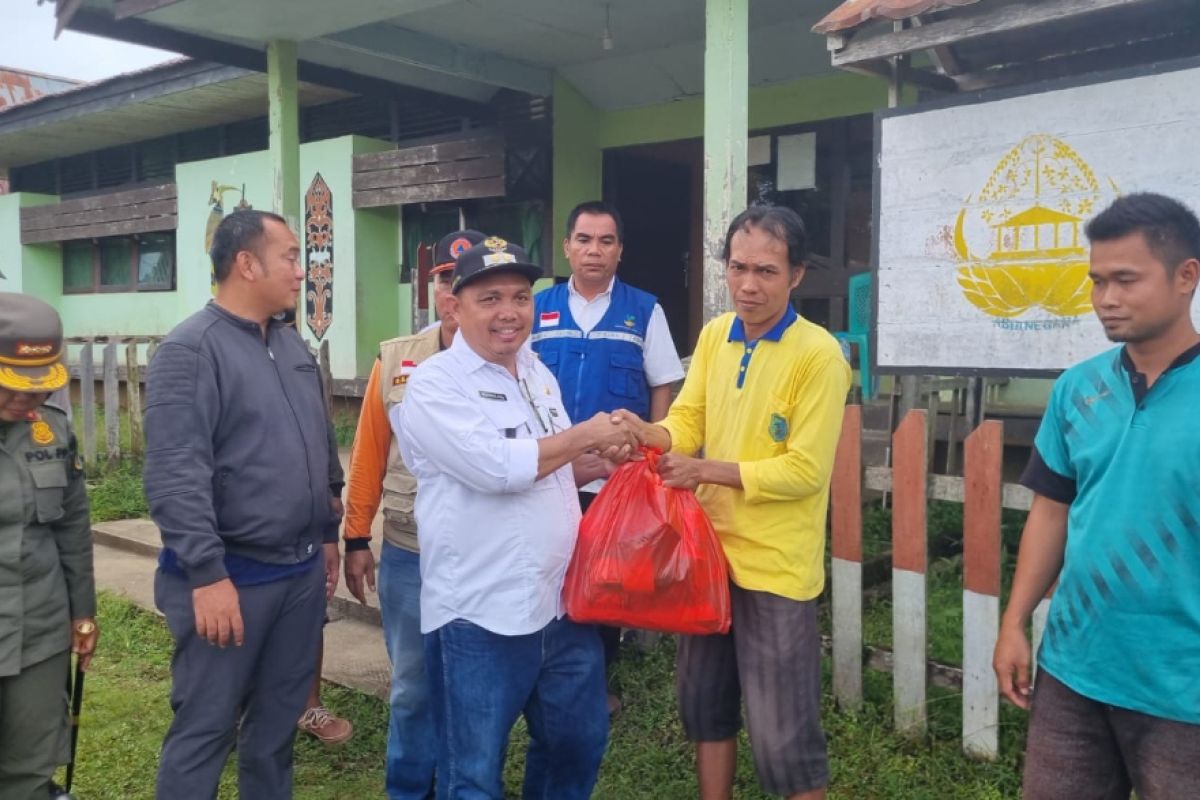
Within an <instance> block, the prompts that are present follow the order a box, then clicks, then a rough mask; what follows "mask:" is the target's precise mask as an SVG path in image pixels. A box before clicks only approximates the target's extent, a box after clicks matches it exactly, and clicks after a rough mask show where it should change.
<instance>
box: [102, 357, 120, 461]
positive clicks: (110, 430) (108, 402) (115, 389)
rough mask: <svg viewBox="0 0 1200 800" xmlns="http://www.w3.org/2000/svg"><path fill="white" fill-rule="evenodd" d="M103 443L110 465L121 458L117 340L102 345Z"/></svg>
mask: <svg viewBox="0 0 1200 800" xmlns="http://www.w3.org/2000/svg"><path fill="white" fill-rule="evenodd" d="M104 443H105V448H106V453H105V456H106V458H107V459H108V463H109V464H110V465H111V464H112V463H113V462H115V461H116V460H117V459H119V458H120V457H121V388H120V383H119V382H118V377H117V339H116V337H112V338H110V339H109V340H108V344H106V345H104Z"/></svg>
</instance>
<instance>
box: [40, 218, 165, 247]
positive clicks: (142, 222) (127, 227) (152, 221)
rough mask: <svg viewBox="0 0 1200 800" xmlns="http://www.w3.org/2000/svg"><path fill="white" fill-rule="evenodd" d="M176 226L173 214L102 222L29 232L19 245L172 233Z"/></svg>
mask: <svg viewBox="0 0 1200 800" xmlns="http://www.w3.org/2000/svg"><path fill="white" fill-rule="evenodd" d="M177 226H178V220H177V218H176V217H175V215H174V214H171V215H165V216H161V217H149V218H146V219H131V220H125V221H123V222H104V223H101V224H99V225H77V226H72V227H68V228H53V229H51V230H46V231H30V232H28V233H22V234H21V244H44V243H46V242H65V241H68V240H70V239H92V238H95V237H98V236H126V235H128V234H131V233H153V232H155V231H173V230H175V228H176V227H177Z"/></svg>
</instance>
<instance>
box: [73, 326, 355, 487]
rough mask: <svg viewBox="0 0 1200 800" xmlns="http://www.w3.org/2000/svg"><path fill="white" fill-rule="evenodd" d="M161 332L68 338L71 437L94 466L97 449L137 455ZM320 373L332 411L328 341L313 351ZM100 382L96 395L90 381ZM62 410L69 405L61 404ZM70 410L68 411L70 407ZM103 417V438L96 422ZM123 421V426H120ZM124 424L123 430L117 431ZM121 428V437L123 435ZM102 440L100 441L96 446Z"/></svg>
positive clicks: (114, 457) (112, 456) (107, 457)
mask: <svg viewBox="0 0 1200 800" xmlns="http://www.w3.org/2000/svg"><path fill="white" fill-rule="evenodd" d="M160 341H162V337H161V336H124V337H122V336H96V337H72V338H68V339H67V345H68V346H69V347H70V349H71V350H72V351H74V352H73V354H72V358H71V364H70V372H71V377H72V378H74V379H76V380H77V381H78V382H79V397H78V400H79V402H78V406H79V411H78V416H77V417H75V415H74V413H72V417H73V423H74V427H75V436H76V438H77V439H78V442H79V450H80V453H81V454H82V455H83V460H84V463H86V464H87V465H88V466H89V467H93V466H95V465H96V464H97V460H98V458H99V456H100V454H101V453H103V455H104V461H105V462H106V463H108V464H114V463H116V462H118V461H120V460H121V459H123V458H135V459H137V458H141V457H142V456H143V455H144V454H145V448H146V439H145V435H144V430H143V427H142V413H143V404H142V389H143V385H142V384H143V382H144V381H145V379H146V368H147V367H148V366H149V364H150V359H151V358H153V357H154V351H155V350H156V349H157V348H158V344H159V342H160ZM315 355H316V357H317V362H318V366H319V369H320V374H321V386H322V391H323V393H324V398H325V407H326V409H329V410H330V411H331V413H332V395H331V391H332V385H333V380H332V376H331V374H330V362H329V341H328V340H326V341H324V342H322V343H321V347H320V349H319V350H318V351H317V352H316V354H315ZM97 383H99V384H101V387H102V388H101V392H100V394H99V396H97V393H96V384H97ZM66 405H67V407H68V409H70V408H71V404H70V403H66ZM72 411H73V410H72ZM100 417H103V422H104V427H103V436H101V435H100V431H98V430H97V421H98V419H99V418H100ZM122 421H124V423H125V424H124V425H122ZM123 428H124V430H123ZM125 431H127V432H128V433H127V435H125ZM101 443H103V444H101Z"/></svg>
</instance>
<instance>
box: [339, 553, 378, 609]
mask: <svg viewBox="0 0 1200 800" xmlns="http://www.w3.org/2000/svg"><path fill="white" fill-rule="evenodd" d="M342 560H343V561H344V562H345V564H346V588H347V589H349V590H350V594H352V595H354V597H355V599H356V600H358V602H360V603H362V604H363V605H364V606H365V605H366V604H367V592H366V589H367V588H369V589H370V590H371V591H372V592H374V591H375V554H374V553H372V552H371V549H370V548H368V547H364V548H363V549H362V550H348V551H347V552H346V555H345V557H344V558H343V559H342Z"/></svg>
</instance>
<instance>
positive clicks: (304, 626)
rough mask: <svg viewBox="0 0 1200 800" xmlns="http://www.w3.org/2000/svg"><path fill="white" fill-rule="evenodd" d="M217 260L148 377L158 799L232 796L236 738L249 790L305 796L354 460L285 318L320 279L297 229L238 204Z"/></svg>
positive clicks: (219, 233) (220, 233) (261, 799)
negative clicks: (159, 660) (160, 638)
mask: <svg viewBox="0 0 1200 800" xmlns="http://www.w3.org/2000/svg"><path fill="white" fill-rule="evenodd" d="M211 256H212V262H213V269H214V272H215V274H216V278H217V283H218V285H217V296H216V299H215V300H214V301H212V302H210V303H209V304H208V305H207V306H205V308H204V309H202V310H201V311H199V312H197V313H196V314H193V315H192V316H191V317H189V318H188V319H186V320H184V321H183V322H182V323H180V324H179V325H178V326H177V327H176V328H175V329H174V330H173V331H171V333H170V334H169V335H168V336H167V338H166V339H165V340H164V341H163V344H162V345H161V346H160V347H159V348H158V351H157V353H156V354H155V356H154V359H153V361H152V362H151V364H150V370H149V374H148V376H147V402H146V423H145V430H146V468H145V487H146V498H147V499H148V500H149V503H150V516H151V517H152V518H153V519H154V522H155V523H156V524H157V525H158V527H159V528H160V530H161V531H162V538H163V551H162V555H161V557H160V559H159V569H158V572H157V573H156V575H155V585H154V589H155V601H156V603H157V605H158V608H159V610H160V611H162V613H163V614H164V615H165V616H166V618H167V625H168V626H169V627H170V629H171V635H172V636H173V637H174V639H175V648H176V650H175V656H174V658H173V660H172V662H171V673H172V686H171V708H172V710H173V711H174V712H175V715H174V719H173V720H172V722H171V727H170V729H169V730H168V731H167V736H166V740H165V741H164V742H163V749H162V757H161V759H160V761H159V770H158V788H157V797H158V798H159V799H160V800H164V798H170V800H189V798H197V799H199V798H204V800H208V799H209V798H212V797H215V796H216V791H217V783H218V780H219V779H220V775H221V770H222V768H223V767H224V765H225V761H226V759H227V758H228V756H229V752H230V749H231V748H232V746H233V744H234V738H235V737H236V738H237V747H238V787H239V794H240V796H241V797H243V798H254V800H274V799H275V798H290V797H291V796H292V745H293V742H294V739H295V734H296V720H297V719H298V718H299V716H300V713H301V712H302V711H303V710H304V702H305V698H306V696H307V694H308V689H309V687H310V685H311V684H312V681H313V678H314V666H315V664H316V658H317V647H318V642H319V641H320V633H321V619H322V616H323V613H324V605H325V601H326V591H325V590H326V588H327V585H328V582H329V581H330V580H331V579H332V580H333V581H334V582H335V583H336V577H337V569H338V555H337V518H336V516H335V515H334V513H333V512H332V511H331V504H332V501H333V500H334V498H335V496H336V493H335V491H334V490H333V489H334V487H331V484H333V483H335V482H338V481H340V467H338V466H337V453H336V450H334V449H333V448H332V447H331V444H330V442H331V437H330V424H329V419H328V415H327V413H326V411H325V405H324V401H323V399H322V393H321V387H320V383H319V378H318V373H317V366H316V363H315V362H314V360H313V358H312V356H311V354H310V353H309V351H308V348H307V346H306V345H305V344H304V341H303V339H301V337H300V336H299V334H298V333H297V332H296V331H295V329H293V328H291V327H289V326H287V325H285V324H283V323H282V322H280V321H278V320H277V319H275V315H277V314H279V313H280V312H282V311H284V310H286V309H289V308H291V307H293V306H294V304H295V301H296V295H297V292H298V291H299V289H300V286H301V284H302V282H303V279H304V273H303V269H302V267H301V264H300V247H299V243H298V241H297V240H296V236H295V235H294V234H293V233H292V232H291V230H289V229H288V226H287V223H286V222H285V221H284V220H283V218H281V217H279V216H276V215H274V214H268V213H265V212H261V211H238V212H235V213H233V214H230V215H229V216H228V217H226V218H225V219H224V220H222V222H221V224H220V225H219V226H218V228H217V230H216V232H215V234H214V236H213V245H212V252H211ZM336 488H337V489H338V490H340V486H337V487H336Z"/></svg>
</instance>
